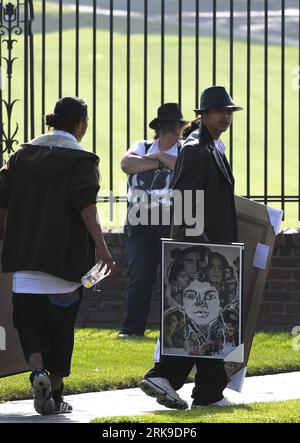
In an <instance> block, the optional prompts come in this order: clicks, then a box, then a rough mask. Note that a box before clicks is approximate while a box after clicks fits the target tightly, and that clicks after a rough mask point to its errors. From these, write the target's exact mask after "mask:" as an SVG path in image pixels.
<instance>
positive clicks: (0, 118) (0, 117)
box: [0, 0, 4, 168]
mask: <svg viewBox="0 0 300 443" xmlns="http://www.w3.org/2000/svg"><path fill="white" fill-rule="evenodd" d="M0 8H1V18H2V14H3V10H2V8H3V5H2V0H1V2H0ZM0 68H1V72H0V75H1V78H0V82H1V85H0V86H1V87H0V168H1V167H2V166H3V110H2V100H3V96H2V88H3V80H4V78H3V68H2V35H0Z"/></svg>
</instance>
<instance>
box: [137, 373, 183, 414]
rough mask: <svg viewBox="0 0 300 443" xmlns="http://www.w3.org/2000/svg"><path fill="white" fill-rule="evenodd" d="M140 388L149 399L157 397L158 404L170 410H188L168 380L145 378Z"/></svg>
mask: <svg viewBox="0 0 300 443" xmlns="http://www.w3.org/2000/svg"><path fill="white" fill-rule="evenodd" d="M140 388H141V390H142V391H143V392H145V394H146V395H149V397H155V398H156V401H157V403H159V404H160V405H163V406H166V407H167V408H170V409H187V408H188V404H187V402H186V401H185V400H183V399H182V398H180V397H179V395H178V394H177V392H176V391H175V389H173V388H172V386H171V385H170V383H169V381H168V380H167V379H166V378H161V377H157V378H156V377H151V378H145V379H144V380H142V381H141V383H140Z"/></svg>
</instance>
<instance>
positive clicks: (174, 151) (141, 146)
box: [128, 139, 178, 157]
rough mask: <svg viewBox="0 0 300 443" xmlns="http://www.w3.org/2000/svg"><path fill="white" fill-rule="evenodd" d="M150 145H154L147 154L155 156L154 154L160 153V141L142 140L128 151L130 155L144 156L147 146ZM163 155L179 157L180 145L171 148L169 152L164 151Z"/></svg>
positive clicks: (176, 144)
mask: <svg viewBox="0 0 300 443" xmlns="http://www.w3.org/2000/svg"><path fill="white" fill-rule="evenodd" d="M150 143H152V145H151V146H150V148H149V149H148V150H147V154H153V153H154V152H160V149H159V145H158V139H156V140H140V141H138V142H136V143H134V144H133V145H132V146H130V148H129V150H128V154H137V155H144V154H145V144H150ZM163 153H164V154H168V155H173V156H174V157H177V155H178V143H175V145H173V146H171V148H170V149H168V150H167V151H163Z"/></svg>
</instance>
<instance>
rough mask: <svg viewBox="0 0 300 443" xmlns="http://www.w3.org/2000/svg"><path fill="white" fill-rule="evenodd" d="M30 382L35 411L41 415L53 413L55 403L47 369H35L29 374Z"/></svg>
mask: <svg viewBox="0 0 300 443" xmlns="http://www.w3.org/2000/svg"><path fill="white" fill-rule="evenodd" d="M30 382H31V384H32V394H33V406H34V409H35V410H36V412H37V413H38V414H41V415H48V414H53V413H55V403H54V400H53V398H52V395H51V382H50V378H49V376H48V373H47V371H45V370H44V369H36V370H35V371H33V372H32V373H31V375H30Z"/></svg>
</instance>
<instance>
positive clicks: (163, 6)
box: [160, 0, 165, 104]
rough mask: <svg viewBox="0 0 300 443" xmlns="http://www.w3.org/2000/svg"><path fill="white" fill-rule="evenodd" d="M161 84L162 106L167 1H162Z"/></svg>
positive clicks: (163, 98)
mask: <svg viewBox="0 0 300 443" xmlns="http://www.w3.org/2000/svg"><path fill="white" fill-rule="evenodd" d="M160 54H161V56H160V65H161V71H160V84H161V98H160V102H161V104H162V103H164V101H165V0H161V50H160Z"/></svg>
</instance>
